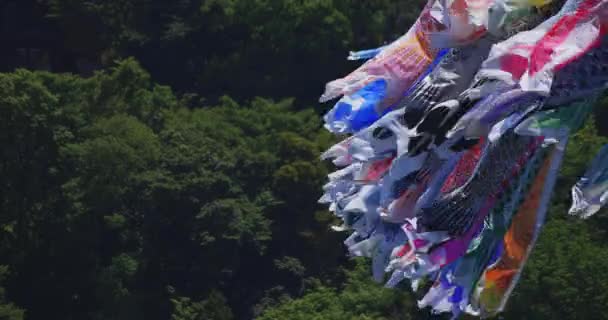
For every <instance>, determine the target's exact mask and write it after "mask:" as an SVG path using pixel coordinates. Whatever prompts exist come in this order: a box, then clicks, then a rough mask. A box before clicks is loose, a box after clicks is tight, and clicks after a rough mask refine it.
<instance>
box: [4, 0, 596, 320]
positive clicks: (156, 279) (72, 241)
mask: <svg viewBox="0 0 608 320" xmlns="http://www.w3.org/2000/svg"><path fill="white" fill-rule="evenodd" d="M422 5H423V3H422V1H421V0H365V1H361V0H307V1H305V0H172V1H170V0H104V1H98V0H38V1H36V0H4V1H1V2H0V19H1V20H0V39H1V41H2V45H0V72H1V73H0V144H1V146H2V148H1V151H0V152H1V154H2V157H1V160H2V161H0V176H1V177H2V179H1V181H0V281H1V282H0V319H6V320H19V319H31V320H48V319H66V320H67V319H74V320H80V319H95V320H97V319H99V320H102V319H104V320H105V319H129V320H137V319H145V320H155V319H159V320H161V319H162V320H165V319H171V320H231V319H235V320H240V319H253V318H255V319H260V320H271V319H272V320H284V319H345V320H346V319H359V320H369V319H386V320H393V319H394V320H397V319H400V320H409V319H412V320H414V319H420V320H422V319H429V318H430V315H429V313H428V311H425V310H423V311H418V310H417V307H416V298H417V297H415V296H414V295H412V294H410V293H408V292H409V290H407V289H399V290H387V289H383V288H382V287H381V286H380V285H378V284H375V283H373V282H372V281H371V279H370V271H369V269H368V268H367V265H368V264H369V263H368V262H367V261H365V260H363V261H361V260H358V259H354V260H353V259H349V258H347V257H346V251H345V248H344V247H343V245H342V240H343V239H344V238H345V235H344V234H341V233H335V232H333V231H330V229H329V226H330V225H332V223H335V221H334V220H333V218H332V216H331V214H330V213H329V212H327V210H326V208H324V207H322V206H319V205H318V204H317V199H318V198H319V196H320V195H321V186H322V185H323V183H324V181H325V178H326V175H327V173H328V172H329V170H330V169H331V166H330V165H329V164H327V163H322V162H320V161H319V160H318V158H319V155H320V153H321V152H322V151H323V150H325V148H327V147H328V146H330V145H331V144H332V142H334V141H335V138H334V137H332V136H331V135H330V134H329V133H327V132H326V131H325V130H324V129H323V128H322V123H321V120H320V118H321V116H322V115H323V113H324V112H325V111H327V110H328V108H330V107H331V106H330V105H320V104H318V103H317V97H318V96H319V94H320V93H321V92H322V89H323V86H324V83H325V82H326V81H329V80H332V79H334V78H338V77H340V76H343V75H345V74H346V73H347V72H348V71H349V70H352V69H354V68H355V67H356V66H357V63H354V62H349V61H346V59H345V57H346V54H347V52H348V51H349V50H351V49H366V48H371V47H376V46H379V45H382V44H385V43H388V42H390V41H392V40H394V39H396V38H397V37H398V36H399V35H400V34H402V33H404V32H405V31H407V29H408V28H409V26H410V25H411V24H412V23H413V21H414V20H415V18H416V17H417V15H418V13H419V11H420V9H421V7H422ZM607 120H608V99H604V100H602V101H600V102H599V103H598V105H597V106H596V111H595V114H594V116H593V117H592V119H589V121H588V122H587V124H586V125H585V127H584V128H583V129H582V130H581V131H580V132H579V133H578V134H577V135H576V136H575V137H574V138H573V139H572V140H571V142H570V145H569V147H568V151H567V157H566V162H565V164H564V167H563V170H562V172H561V175H560V178H559V182H558V185H557V189H556V191H555V194H554V201H553V204H552V206H551V209H550V212H549V221H548V223H547V225H546V227H545V230H544V232H543V233H542V236H541V239H540V242H539V244H538V246H537V248H536V249H535V251H534V253H533V255H532V258H531V260H530V261H529V263H528V265H527V266H526V269H525V272H524V276H523V279H522V281H521V283H520V285H519V286H518V287H517V289H516V290H515V292H514V294H513V297H512V299H511V301H510V304H509V306H508V308H507V312H506V313H505V314H504V315H502V316H501V318H502V319H519V320H532V319H534V320H539V319H542V320H544V319H547V320H548V319H585V320H591V319H608V313H604V312H603V311H604V309H605V308H606V306H608V273H607V272H606V271H607V270H608V245H607V244H606V243H607V241H608V233H607V232H606V231H608V214H607V212H606V211H605V210H604V211H602V212H600V213H599V214H598V215H597V216H594V217H593V218H592V219H590V220H588V221H585V222H581V221H578V220H576V219H573V218H570V217H568V216H567V209H568V207H569V204H570V195H569V188H570V187H571V185H572V184H573V183H574V182H575V181H576V180H577V178H578V177H579V176H580V175H581V174H582V172H583V171H584V169H585V166H586V165H587V164H588V162H589V161H590V160H591V158H592V157H593V155H594V154H595V152H596V151H597V150H598V149H599V148H600V146H601V145H603V144H604V143H607V142H608V139H607V138H606V135H607V134H608V121H607Z"/></svg>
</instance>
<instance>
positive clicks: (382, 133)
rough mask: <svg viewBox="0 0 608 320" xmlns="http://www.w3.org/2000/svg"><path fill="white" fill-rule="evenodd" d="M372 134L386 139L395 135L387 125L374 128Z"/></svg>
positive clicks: (380, 138)
mask: <svg viewBox="0 0 608 320" xmlns="http://www.w3.org/2000/svg"><path fill="white" fill-rule="evenodd" d="M372 136H373V137H374V138H376V139H378V140H385V139H388V138H390V137H392V136H393V132H392V131H390V130H388V129H387V128H385V127H378V128H376V129H374V131H373V133H372Z"/></svg>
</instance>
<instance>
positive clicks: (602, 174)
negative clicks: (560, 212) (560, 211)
mask: <svg viewBox="0 0 608 320" xmlns="http://www.w3.org/2000/svg"><path fill="white" fill-rule="evenodd" d="M607 203H608V145H605V146H604V147H603V148H602V149H601V150H600V151H599V153H598V154H597V156H596V157H595V159H593V162H592V163H591V166H590V167H589V169H587V172H585V175H583V177H581V178H580V180H579V181H578V182H577V183H576V185H574V187H573V188H572V207H571V208H570V211H569V212H570V214H571V215H575V216H579V217H581V218H589V217H591V216H592V215H594V214H595V213H597V212H598V211H599V210H600V209H601V208H602V207H603V206H605V205H606V204H607Z"/></svg>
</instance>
